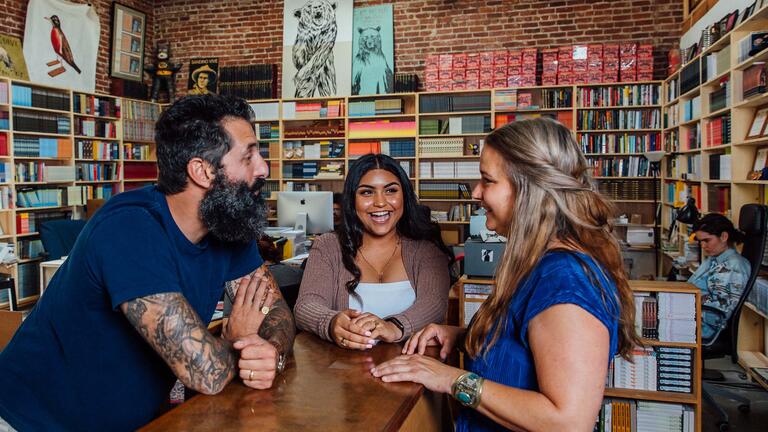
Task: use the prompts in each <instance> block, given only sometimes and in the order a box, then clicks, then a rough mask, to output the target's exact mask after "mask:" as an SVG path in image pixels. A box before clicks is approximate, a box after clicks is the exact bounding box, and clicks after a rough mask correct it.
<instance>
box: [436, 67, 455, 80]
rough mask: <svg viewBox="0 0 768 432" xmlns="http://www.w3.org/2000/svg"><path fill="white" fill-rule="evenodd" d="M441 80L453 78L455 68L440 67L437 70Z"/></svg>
mask: <svg viewBox="0 0 768 432" xmlns="http://www.w3.org/2000/svg"><path fill="white" fill-rule="evenodd" d="M437 74H438V78H439V79H440V81H442V80H446V79H451V78H453V69H440V70H439V71H437Z"/></svg>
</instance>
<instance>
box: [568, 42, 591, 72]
mask: <svg viewBox="0 0 768 432" xmlns="http://www.w3.org/2000/svg"><path fill="white" fill-rule="evenodd" d="M587 53H588V49H587V46H586V45H574V46H573V57H572V58H573V72H575V73H579V72H586V71H587Z"/></svg>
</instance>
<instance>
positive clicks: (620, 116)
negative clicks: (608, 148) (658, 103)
mask: <svg viewBox="0 0 768 432" xmlns="http://www.w3.org/2000/svg"><path fill="white" fill-rule="evenodd" d="M577 124H578V128H579V129H580V130H607V129H660V128H661V110H660V109H658V108H647V109H637V110H625V109H622V110H619V109H607V110H600V111H592V110H588V111H584V110H581V111H578V113H577Z"/></svg>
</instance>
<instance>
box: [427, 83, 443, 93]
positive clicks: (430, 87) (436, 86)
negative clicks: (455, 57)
mask: <svg viewBox="0 0 768 432" xmlns="http://www.w3.org/2000/svg"><path fill="white" fill-rule="evenodd" d="M424 89H425V90H426V91H428V92H436V91H440V84H439V83H438V82H437V81H430V82H425V83H424Z"/></svg>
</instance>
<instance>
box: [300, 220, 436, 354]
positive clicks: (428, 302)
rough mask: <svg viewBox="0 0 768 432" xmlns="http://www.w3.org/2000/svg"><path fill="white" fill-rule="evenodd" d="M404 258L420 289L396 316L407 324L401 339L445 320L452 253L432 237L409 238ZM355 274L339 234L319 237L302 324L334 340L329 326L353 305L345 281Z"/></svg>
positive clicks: (306, 282) (306, 280)
mask: <svg viewBox="0 0 768 432" xmlns="http://www.w3.org/2000/svg"><path fill="white" fill-rule="evenodd" d="M402 257H403V265H404V266H405V272H406V273H407V274H408V280H409V281H410V282H411V286H412V287H414V289H415V290H416V301H415V302H414V303H413V305H411V307H409V308H408V309H406V310H405V311H404V312H403V313H400V314H397V315H393V317H394V318H397V319H398V320H399V321H400V322H401V323H402V324H403V327H404V328H405V331H404V332H403V337H402V338H401V339H400V341H401V340H405V339H406V338H408V337H409V336H410V335H411V334H413V333H414V332H416V331H418V330H421V329H422V328H424V327H425V326H426V325H427V324H429V323H441V322H443V321H444V320H445V311H446V309H447V308H448V291H449V289H450V276H449V274H448V258H447V257H446V256H445V254H444V253H442V252H441V251H440V249H438V248H437V246H435V245H434V244H432V243H430V242H429V241H426V240H411V239H407V238H403V239H402ZM351 279H352V274H351V273H350V272H349V271H348V270H347V269H346V268H345V267H344V264H343V263H342V261H341V245H340V244H339V240H338V237H337V236H336V234H335V233H330V234H324V235H322V236H320V237H318V238H317V239H316V240H315V242H314V243H313V245H312V249H311V250H310V252H309V258H308V259H307V266H306V269H305V270H304V276H303V277H302V280H301V288H300V289H299V298H298V299H297V300H296V307H295V308H294V310H293V313H294V315H295V316H296V325H297V327H298V328H300V329H301V330H305V331H310V332H312V333H315V334H317V335H318V336H320V337H321V338H323V339H326V340H331V336H330V335H329V328H328V327H329V326H330V323H331V320H332V319H333V317H334V316H336V314H338V313H339V312H340V311H343V310H346V309H349V292H347V288H346V286H345V284H346V282H347V281H349V280H351ZM380 318H389V317H380ZM398 342H399V341H398Z"/></svg>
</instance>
